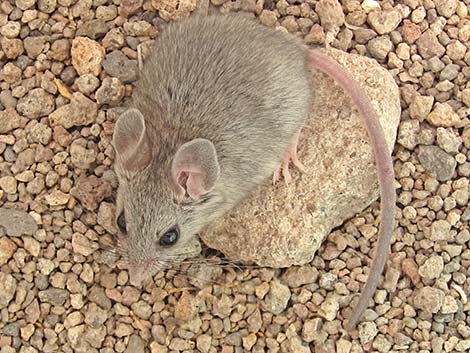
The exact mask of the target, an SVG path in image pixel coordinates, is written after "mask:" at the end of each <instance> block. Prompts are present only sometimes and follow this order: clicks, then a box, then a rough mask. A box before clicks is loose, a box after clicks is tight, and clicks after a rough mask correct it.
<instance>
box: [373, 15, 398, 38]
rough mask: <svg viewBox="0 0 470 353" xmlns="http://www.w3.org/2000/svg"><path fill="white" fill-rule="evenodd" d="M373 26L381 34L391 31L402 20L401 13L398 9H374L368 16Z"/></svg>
mask: <svg viewBox="0 0 470 353" xmlns="http://www.w3.org/2000/svg"><path fill="white" fill-rule="evenodd" d="M367 21H368V22H369V24H370V25H371V26H372V28H373V29H374V30H375V31H376V32H377V33H378V34H380V35H382V34H386V33H390V32H392V31H393V30H394V29H396V28H397V27H398V25H399V24H400V22H401V14H400V12H399V11H398V10H387V11H372V12H370V13H369V15H368V17H367Z"/></svg>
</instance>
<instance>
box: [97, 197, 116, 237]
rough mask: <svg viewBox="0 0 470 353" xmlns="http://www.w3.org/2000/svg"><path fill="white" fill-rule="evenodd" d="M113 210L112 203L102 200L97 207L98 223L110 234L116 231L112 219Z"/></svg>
mask: <svg viewBox="0 0 470 353" xmlns="http://www.w3.org/2000/svg"><path fill="white" fill-rule="evenodd" d="M114 212H115V207H114V204H112V203H109V202H102V203H101V204H100V208H99V209H98V224H99V225H100V226H102V227H103V228H104V229H106V230H107V231H108V232H110V233H111V234H116V232H117V229H116V224H115V221H114Z"/></svg>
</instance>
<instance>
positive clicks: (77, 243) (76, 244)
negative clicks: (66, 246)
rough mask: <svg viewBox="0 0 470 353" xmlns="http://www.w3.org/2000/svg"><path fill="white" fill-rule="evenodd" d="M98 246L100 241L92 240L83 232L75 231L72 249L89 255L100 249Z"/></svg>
mask: <svg viewBox="0 0 470 353" xmlns="http://www.w3.org/2000/svg"><path fill="white" fill-rule="evenodd" d="M98 247H99V245H98V243H96V242H93V241H90V240H89V239H88V238H87V237H86V236H84V235H83V234H80V233H74V234H73V236H72V249H73V251H74V252H76V253H77V254H80V255H83V256H88V255H91V254H92V253H93V252H94V251H95V250H96V249H98Z"/></svg>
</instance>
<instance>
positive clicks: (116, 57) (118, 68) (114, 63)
mask: <svg viewBox="0 0 470 353" xmlns="http://www.w3.org/2000/svg"><path fill="white" fill-rule="evenodd" d="M103 68H104V71H106V73H107V74H108V75H110V76H112V77H117V78H118V79H119V80H121V81H122V82H124V83H130V82H134V81H136V80H137V76H138V67H137V61H136V60H130V59H129V58H128V57H127V56H125V55H124V54H123V53H122V52H121V51H119V50H115V51H113V52H111V53H109V54H108V55H106V59H105V60H104V61H103Z"/></svg>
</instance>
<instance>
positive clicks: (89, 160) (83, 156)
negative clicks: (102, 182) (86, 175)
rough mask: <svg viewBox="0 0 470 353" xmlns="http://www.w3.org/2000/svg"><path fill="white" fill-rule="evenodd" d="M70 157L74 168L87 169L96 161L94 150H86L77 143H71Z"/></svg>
mask: <svg viewBox="0 0 470 353" xmlns="http://www.w3.org/2000/svg"><path fill="white" fill-rule="evenodd" d="M70 156H71V161H72V163H73V165H74V166H75V167H76V168H80V169H88V168H90V167H91V165H92V164H93V163H94V162H95V160H96V152H95V150H91V149H86V148H85V147H83V146H82V145H81V144H79V143H75V142H73V143H72V145H71V146H70Z"/></svg>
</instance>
